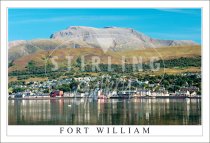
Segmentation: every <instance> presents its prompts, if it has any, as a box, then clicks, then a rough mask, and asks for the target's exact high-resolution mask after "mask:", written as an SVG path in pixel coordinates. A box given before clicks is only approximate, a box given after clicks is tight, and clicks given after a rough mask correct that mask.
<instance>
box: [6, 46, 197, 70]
mask: <svg viewBox="0 0 210 143" xmlns="http://www.w3.org/2000/svg"><path fill="white" fill-rule="evenodd" d="M53 56H57V57H58V60H56V61H57V62H58V64H59V66H60V67H66V66H67V63H68V61H67V59H66V58H65V57H66V56H72V57H73V60H72V63H74V61H75V60H76V59H77V58H78V57H81V56H84V59H85V63H86V64H88V63H91V62H92V57H94V56H98V57H99V58H100V63H101V64H107V63H108V57H109V58H111V63H112V64H122V56H124V57H125V58H126V62H127V64H131V63H132V62H133V57H142V60H143V62H148V61H149V60H150V59H151V58H152V57H159V60H168V59H178V58H181V57H196V56H201V47H200V46H177V47H164V48H157V49H154V48H149V49H143V50H130V51H121V52H113V51H108V52H106V53H104V51H103V50H102V49H99V48H88V47H87V48H62V49H58V50H48V51H42V50H40V51H39V52H36V53H33V54H30V55H27V56H23V57H21V58H19V59H17V60H14V62H13V63H12V65H11V66H10V67H9V72H11V71H15V70H25V69H26V67H27V65H28V63H29V62H30V61H35V63H36V65H37V66H44V65H45V60H46V59H47V58H48V59H49V62H51V59H52V57H53Z"/></svg>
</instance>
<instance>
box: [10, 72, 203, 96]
mask: <svg viewBox="0 0 210 143" xmlns="http://www.w3.org/2000/svg"><path fill="white" fill-rule="evenodd" d="M200 80H201V74H200V73H182V74H180V75H165V76H164V77H163V76H155V75H147V76H141V77H140V76H130V77H129V76H128V75H127V76H126V75H125V76H116V75H109V74H102V75H100V76H90V75H89V76H79V77H78V76H76V77H72V78H59V79H49V80H46V81H30V82H26V81H19V82H11V83H10V84H9V97H8V98H9V99H16V98H24V99H33V98H34V99H37V98H40V99H41V98H43V99H44V98H60V97H63V98H93V99H96V100H97V99H107V98H122V99H124V98H126V99H128V98H201V89H200Z"/></svg>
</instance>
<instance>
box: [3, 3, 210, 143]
mask: <svg viewBox="0 0 210 143" xmlns="http://www.w3.org/2000/svg"><path fill="white" fill-rule="evenodd" d="M11 7H14V8H18V7H20V8H23V7H31V8H32V7H38V8H46V7H52V8H55V7H65V8H67V7H68V8H73V7H76V8H89V7H90V8H106V7H107V8H118V7H119V8H122V7H123V8H141V7H142V8H172V7H173V8H188V7H189V8H202V13H203V15H202V17H204V18H203V19H202V26H203V27H202V28H203V30H202V88H203V89H202V91H203V95H206V96H204V97H202V125H201V126H202V134H201V133H200V127H201V126H149V127H150V128H151V131H152V130H153V131H154V130H158V129H160V128H164V127H165V130H167V128H168V127H170V128H171V130H176V129H175V128H177V134H178V135H177V134H174V133H173V134H172V135H170V134H167V135H166V134H164V133H163V134H162V135H161V134H157V135H152V134H151V135H142V136H141V135H140V136H138V135H137V136H135V135H134V136H131V135H123V136H121V135H119V136H117V137H113V136H94V135H88V136H82V137H78V135H75V136H72V135H59V134H57V136H56V137H55V135H54V134H52V135H53V136H49V135H44V136H45V137H43V136H40V135H36V132H33V131H36V130H33V128H36V127H38V128H39V129H37V130H40V131H41V130H43V131H46V130H45V129H46V128H48V127H49V128H48V129H47V130H48V131H50V130H52V129H51V128H55V129H56V130H58V129H57V128H59V127H69V126H7V125H8V124H7V123H8V122H7V119H8V116H7V110H5V108H6V109H7V107H8V106H7V96H5V94H7V81H8V79H7V78H8V76H7V75H8V74H7V65H8V64H7V48H6V47H5V45H7V44H8V43H7V37H8V36H7V34H8V33H7V29H6V27H7V23H6V21H7V8H11ZM1 22H2V23H1V30H2V31H1V140H2V141H3V142H31V141H33V142H34V141H36V142H38V141H41V142H69V141H74V142H81V141H86V142H87V141H89V142H99V141H112V142H116V141H120V142H137V141H143V142H154V141H157V139H158V141H161V142H169V141H170V140H171V141H173V142H174V141H182V142H184V141H187V142H189V141H190V142H202V141H203V142H204V141H208V140H209V1H162V2H160V1H153V2H151V1H132V2H131V1H122V2H121V1H62V2H60V1H53V2H49V1H2V2H1ZM3 35H4V36H3ZM5 75H6V76H5ZM204 83H205V84H204ZM204 113H205V114H204ZM10 127H11V128H13V129H12V131H13V135H9V133H8V135H7V131H9V128H10ZM71 127H72V126H71ZM78 127H80V126H78ZM81 127H82V126H81ZM90 127H94V126H90ZM116 127H117V126H116ZM131 127H137V126H131ZM139 127H148V126H139ZM188 127H189V128H188ZM14 128H16V129H14ZM178 128H179V129H178ZM196 128H197V130H196ZM17 129H18V130H17ZM185 129H186V132H187V131H188V133H189V135H187V134H185V135H180V134H179V131H180V132H181V130H182V131H185ZM161 130H163V129H161ZM161 130H160V131H161ZM14 131H15V132H17V134H19V133H23V135H24V137H23V135H21V134H19V135H14ZM24 131H25V132H24ZM29 131H30V132H31V133H33V135H30V134H29V135H28V136H26V135H27V132H28V133H29ZM58 131H59V130H58ZM169 131H170V129H169ZM169 131H168V130H167V132H169ZM197 131H198V133H197V134H195V132H197ZM160 133H161V132H160ZM34 135H35V136H36V138H34ZM79 136H81V135H79ZM163 136H164V138H163ZM175 136H176V138H174V137H175ZM60 137H63V138H60ZM66 137H70V138H66ZM145 137H147V138H145ZM148 137H149V138H148ZM160 137H162V138H160ZM172 137H173V138H172ZM178 137H179V138H178Z"/></svg>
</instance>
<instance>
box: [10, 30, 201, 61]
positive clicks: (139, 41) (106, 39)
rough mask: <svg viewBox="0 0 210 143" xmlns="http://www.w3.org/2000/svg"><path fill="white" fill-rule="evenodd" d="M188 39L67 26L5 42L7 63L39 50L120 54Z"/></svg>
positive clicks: (183, 42)
mask: <svg viewBox="0 0 210 143" xmlns="http://www.w3.org/2000/svg"><path fill="white" fill-rule="evenodd" d="M193 45H198V44H197V43H195V42H193V41H189V40H160V39H154V38H151V37H149V36H147V35H145V34H143V33H140V32H138V31H135V30H134V29H131V28H120V27H104V28H94V27H85V26H71V27H69V28H67V29H65V30H61V31H59V32H56V33H54V34H52V35H51V36H50V39H36V40H29V41H24V40H19V41H12V42H10V43H9V61H12V60H16V59H18V58H20V57H23V56H27V55H30V54H34V53H36V52H41V51H50V50H55V49H63V48H100V49H102V50H103V52H107V51H112V52H122V51H131V50H142V49H147V48H160V47H175V46H193Z"/></svg>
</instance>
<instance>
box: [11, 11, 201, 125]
mask: <svg viewBox="0 0 210 143" xmlns="http://www.w3.org/2000/svg"><path fill="white" fill-rule="evenodd" d="M201 48H202V39H201V9H189V8H188V9H172V8H171V9H152V8H147V9H145V8H135V9H134V8H112V9H111V8H65V9H64V8H55V9H54V8H50V9H49V8H48V9H47V8H36V9H33V8H9V9H8V95H7V96H8V124H9V125H201V124H202V122H201V119H202V118H201V110H202V109H201V104H202V102H201V101H202V96H203V95H202V86H201V77H202V67H201V59H202V55H201V52H202V49H201ZM204 96H205V95H204Z"/></svg>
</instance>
